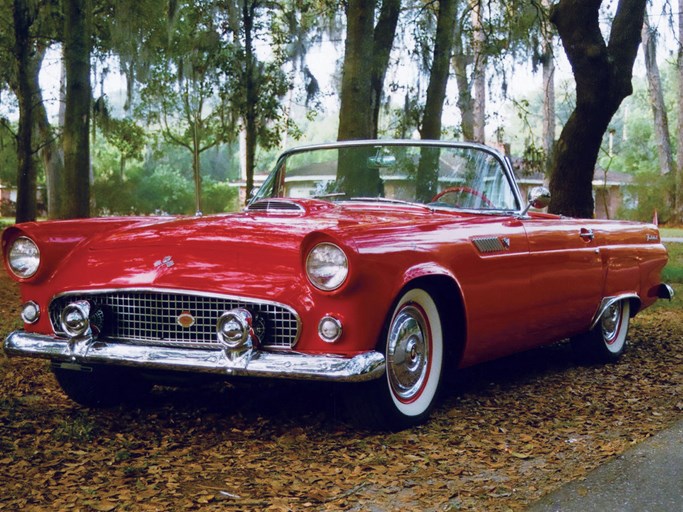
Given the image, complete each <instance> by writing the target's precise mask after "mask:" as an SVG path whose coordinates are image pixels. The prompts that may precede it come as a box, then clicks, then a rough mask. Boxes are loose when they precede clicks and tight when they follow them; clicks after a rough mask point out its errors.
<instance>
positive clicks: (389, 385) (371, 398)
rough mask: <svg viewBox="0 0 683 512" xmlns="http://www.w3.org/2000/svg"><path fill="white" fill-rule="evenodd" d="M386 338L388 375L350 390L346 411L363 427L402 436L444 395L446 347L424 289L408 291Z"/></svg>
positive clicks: (440, 326) (438, 318)
mask: <svg viewBox="0 0 683 512" xmlns="http://www.w3.org/2000/svg"><path fill="white" fill-rule="evenodd" d="M385 332H386V337H385V338H384V340H383V343H382V345H383V349H384V354H385V358H386V375H385V376H384V377H383V378H380V379H377V380H375V381H372V382H368V383H364V384H361V385H359V386H355V387H352V389H349V390H348V391H349V393H348V394H347V407H348V409H349V413H350V415H351V417H352V418H353V419H354V420H355V421H356V422H358V423H360V424H362V425H364V426H369V427H372V428H382V429H388V430H401V429H404V428H408V427H412V426H414V425H418V424H420V423H422V422H424V421H425V420H426V419H427V418H428V417H429V413H430V412H431V409H432V407H433V406H434V401H435V399H436V395H437V391H438V389H439V384H440V381H441V371H442V366H443V359H444V347H443V330H442V324H441V317H440V315H439V309H438V307H437V305H436V303H435V302H434V299H432V297H431V296H430V295H429V293H428V292H427V291H425V290H423V289H421V288H412V289H409V290H408V291H406V292H405V293H404V294H403V295H402V296H401V298H400V299H399V300H398V303H397V304H396V307H395V308H394V311H393V313H392V315H391V317H390V318H389V320H388V323H387V326H386V329H385Z"/></svg>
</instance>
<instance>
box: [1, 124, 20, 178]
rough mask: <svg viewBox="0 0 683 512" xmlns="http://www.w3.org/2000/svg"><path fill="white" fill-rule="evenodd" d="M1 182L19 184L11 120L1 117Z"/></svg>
mask: <svg viewBox="0 0 683 512" xmlns="http://www.w3.org/2000/svg"><path fill="white" fill-rule="evenodd" d="M0 124H1V125H2V126H0V183H1V184H3V185H12V186H15V185H16V184H17V167H18V163H17V146H16V139H15V138H14V134H13V133H12V132H11V131H10V130H9V126H10V124H9V121H8V120H6V119H0Z"/></svg>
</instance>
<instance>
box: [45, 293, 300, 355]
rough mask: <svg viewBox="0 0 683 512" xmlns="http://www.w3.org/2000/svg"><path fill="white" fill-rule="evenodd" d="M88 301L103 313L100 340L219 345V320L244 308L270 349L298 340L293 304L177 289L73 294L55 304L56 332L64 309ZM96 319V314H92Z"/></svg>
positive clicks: (52, 312) (52, 310)
mask: <svg viewBox="0 0 683 512" xmlns="http://www.w3.org/2000/svg"><path fill="white" fill-rule="evenodd" d="M77 300H87V301H89V302H90V304H91V305H92V308H93V309H98V310H101V311H102V312H103V316H104V323H103V326H102V333H101V335H100V338H104V339H108V340H119V341H129V342H135V343H139V344H150V345H167V346H176V347H197V348H200V347H201V348H205V347H218V346H219V345H218V342H217V339H216V322H217V321H218V318H219V317H220V316H221V314H223V313H224V312H225V311H227V310H230V309H234V308H245V309H247V310H249V311H250V312H251V314H252V316H253V317H254V324H253V326H254V330H255V332H256V334H257V335H258V336H259V339H260V340H261V344H262V345H263V346H266V347H277V348H290V347H293V346H294V344H295V343H296V341H297V338H298V333H299V318H298V316H297V315H296V313H295V312H294V311H293V310H291V309H290V308H288V307H286V306H284V305H281V304H277V303H270V302H258V301H253V300H249V299H243V298H235V297H224V296H220V295H207V294H199V293H197V294H193V293H188V292H184V293H177V292H173V291H166V290H163V291H159V290H132V291H131V290H115V291H107V292H98V293H79V292H75V293H69V294H64V295H60V296H58V297H56V298H54V299H53V300H52V302H51V303H50V308H49V310H50V321H51V322H52V328H53V329H54V331H55V333H56V334H57V335H65V333H64V331H63V330H62V327H61V325H60V314H61V312H62V310H63V309H64V307H65V306H66V305H67V304H69V303H71V302H74V301H77ZM182 313H190V314H191V315H192V317H194V324H193V325H192V326H190V327H182V326H181V325H180V324H179V323H178V317H179V316H180V315H181V314H182ZM91 318H92V316H91Z"/></svg>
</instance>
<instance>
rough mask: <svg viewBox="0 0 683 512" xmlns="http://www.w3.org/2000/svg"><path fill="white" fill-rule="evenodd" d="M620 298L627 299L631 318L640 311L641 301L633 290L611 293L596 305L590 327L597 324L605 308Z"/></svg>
mask: <svg viewBox="0 0 683 512" xmlns="http://www.w3.org/2000/svg"><path fill="white" fill-rule="evenodd" d="M620 300H628V301H629V316H630V317H631V318H633V317H634V316H636V314H637V313H638V311H640V306H641V304H642V301H641V300H640V296H639V295H638V294H637V293H635V292H625V293H620V294H616V295H612V296H610V297H605V298H603V299H602V301H601V302H600V305H599V306H598V309H597V311H596V312H595V315H593V320H592V321H591V325H590V328H591V329H593V328H594V327H595V326H596V325H597V323H598V322H599V321H600V317H602V315H603V313H604V312H605V311H606V310H607V308H609V307H610V306H611V305H612V304H614V303H615V302H619V301H620Z"/></svg>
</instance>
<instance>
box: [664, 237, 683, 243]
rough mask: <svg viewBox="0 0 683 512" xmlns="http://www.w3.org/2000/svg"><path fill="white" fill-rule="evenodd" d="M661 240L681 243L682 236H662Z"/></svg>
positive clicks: (682, 241) (682, 240)
mask: <svg viewBox="0 0 683 512" xmlns="http://www.w3.org/2000/svg"><path fill="white" fill-rule="evenodd" d="M662 242H675V243H679V244H683V237H680V236H663V237H662Z"/></svg>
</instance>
